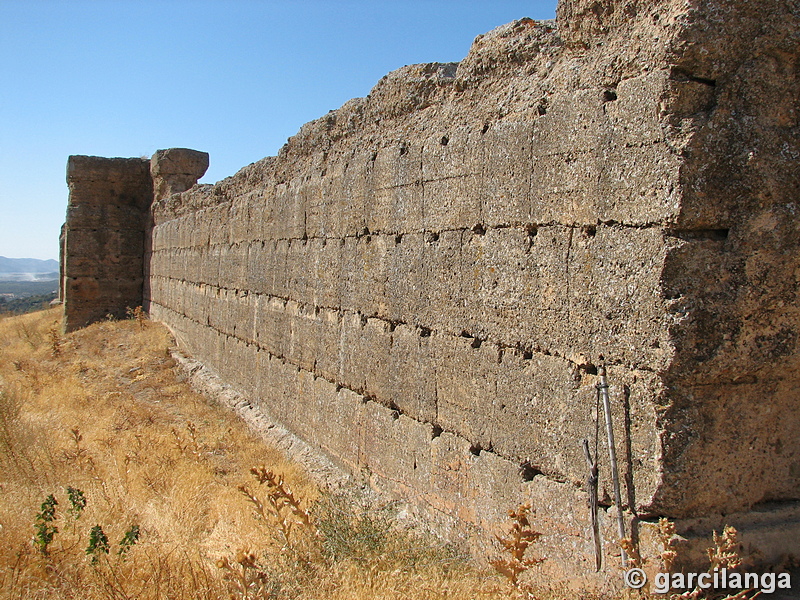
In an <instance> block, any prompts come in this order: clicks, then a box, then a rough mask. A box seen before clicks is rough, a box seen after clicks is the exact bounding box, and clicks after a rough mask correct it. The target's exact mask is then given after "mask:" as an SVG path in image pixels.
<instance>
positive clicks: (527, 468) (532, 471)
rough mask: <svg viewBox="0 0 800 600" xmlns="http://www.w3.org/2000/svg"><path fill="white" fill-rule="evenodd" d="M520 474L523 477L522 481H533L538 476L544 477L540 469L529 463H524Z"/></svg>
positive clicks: (520, 468)
mask: <svg viewBox="0 0 800 600" xmlns="http://www.w3.org/2000/svg"><path fill="white" fill-rule="evenodd" d="M519 474H520V476H521V477H522V481H533V478H534V477H536V476H537V475H543V473H542V472H541V471H540V470H539V469H538V468H536V467H534V466H533V465H532V464H531V463H529V462H524V463H522V464H521V465H520V466H519Z"/></svg>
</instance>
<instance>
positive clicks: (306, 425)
mask: <svg viewBox="0 0 800 600" xmlns="http://www.w3.org/2000/svg"><path fill="white" fill-rule="evenodd" d="M798 25H799V23H798V11H797V10H796V8H793V5H792V4H791V3H786V2H779V1H777V0H769V1H766V2H759V3H752V2H746V1H745V0H703V1H700V0H694V1H692V2H688V3H687V2H684V1H678V0H664V1H656V0H648V1H644V0H642V1H638V2H637V1H633V0H630V1H625V2H623V1H621V0H620V1H615V2H607V3H598V2H591V1H589V0H563V1H562V2H561V4H560V5H559V10H558V19H557V22H543V23H537V22H534V21H531V20H528V19H523V20H520V21H516V22H514V23H511V24H509V25H506V26H503V27H500V28H498V29H496V30H494V31H492V32H490V33H488V34H486V35H484V36H479V37H478V38H476V40H475V42H474V44H473V46H472V48H471V50H470V53H469V54H468V56H467V57H466V58H465V59H464V60H463V61H461V62H460V63H457V64H455V63H453V64H440V63H432V64H426V65H413V66H409V67H404V68H403V69H400V70H398V71H395V72H393V73H390V74H389V75H387V76H386V77H384V78H383V79H382V80H381V81H380V82H379V83H378V84H377V85H376V86H375V88H374V89H373V90H372V92H371V93H370V95H369V96H368V97H366V98H360V99H355V100H351V101H350V102H348V103H346V104H345V105H344V106H343V107H341V108H340V109H339V110H337V111H331V112H330V113H328V114H327V115H326V116H324V117H322V118H321V119H318V120H317V121H314V122H311V123H309V124H307V125H305V126H304V127H303V128H302V129H301V130H300V132H299V133H298V134H297V135H296V136H295V137H293V138H291V139H290V140H289V143H288V144H287V145H286V146H285V147H284V148H283V149H282V150H281V152H280V153H279V155H278V156H277V157H270V158H266V159H264V160H262V161H259V162H257V163H254V164H252V165H250V166H248V167H245V168H244V169H242V170H241V171H240V172H239V173H237V174H236V175H235V176H233V177H231V178H229V179H226V180H224V181H221V182H219V183H218V184H216V185H213V186H210V185H203V186H195V187H193V188H191V189H190V190H188V191H185V192H183V193H176V194H173V195H166V194H164V196H163V197H161V198H159V199H158V200H157V201H156V202H155V203H154V205H153V208H152V219H153V225H152V227H150V228H148V230H147V242H146V255H145V260H144V268H145V290H144V300H145V303H146V307H147V308H148V309H149V311H150V313H151V315H152V316H153V317H154V318H156V319H159V320H161V321H164V322H165V323H167V324H168V325H169V326H170V327H171V328H172V329H173V331H174V332H175V333H176V336H177V337H178V339H179V341H180V343H181V344H182V345H183V346H184V347H185V348H186V349H188V350H189V351H190V352H191V353H192V354H193V355H194V356H195V357H196V358H197V359H199V360H200V361H202V362H203V363H204V364H206V365H207V366H208V367H210V368H211V369H213V370H214V371H216V372H217V373H218V374H219V376H220V377H221V378H222V379H223V380H224V381H226V382H228V383H229V384H231V385H232V386H233V387H235V388H236V389H237V390H239V391H240V392H242V393H244V394H245V395H246V396H248V397H249V398H251V399H252V402H253V403H254V404H255V405H257V406H258V407H259V408H260V409H261V410H262V411H264V412H265V413H267V414H269V415H270V416H271V417H272V418H274V419H276V420H278V421H280V422H282V423H284V424H285V425H286V426H288V427H289V428H290V429H292V430H293V431H294V432H295V433H297V434H298V435H300V436H301V437H303V438H304V439H305V440H306V441H308V442H309V443H311V444H312V445H314V446H315V447H317V448H318V449H320V450H321V451H323V452H325V453H326V454H327V455H329V456H330V457H332V458H333V459H335V460H337V461H338V462H339V463H340V464H341V465H342V466H343V467H345V468H347V469H349V470H351V471H354V472H360V473H364V474H365V475H366V476H367V477H369V478H370V480H371V482H372V484H373V485H375V486H376V487H378V488H381V489H384V490H386V491H387V492H389V493H392V494H396V495H399V496H402V497H405V498H407V499H412V500H414V502H415V503H416V504H417V506H418V507H420V509H421V510H424V511H427V512H428V514H429V515H433V516H439V517H442V518H443V519H444V518H449V519H452V522H454V523H457V524H458V525H457V526H456V527H455V528H454V530H453V535H467V536H474V538H475V539H484V540H485V539H486V538H487V535H486V534H487V532H489V531H492V530H493V529H494V528H495V527H496V526H497V524H498V523H500V522H502V521H504V519H505V512H506V510H508V509H509V508H512V507H514V506H515V505H516V504H518V503H520V502H523V501H526V500H532V501H533V504H534V505H535V507H536V511H537V515H536V523H537V525H538V527H539V529H541V530H542V531H543V532H544V533H545V536H544V538H543V541H542V546H541V547H542V549H543V551H544V552H545V553H546V555H547V556H548V561H546V562H545V563H544V565H543V569H544V571H545V572H550V573H551V574H558V573H559V572H560V573H561V575H562V576H563V574H564V573H565V572H566V573H569V574H570V576H571V577H572V578H573V580H574V581H578V582H583V583H587V582H589V583H590V582H591V577H592V575H591V573H592V572H593V570H594V569H593V564H594V558H593V555H592V552H593V550H592V548H593V546H592V542H591V535H590V533H589V531H590V525H589V522H588V510H587V508H586V498H587V495H586V490H585V484H584V481H585V478H586V470H587V469H586V463H585V460H584V457H583V454H582V449H581V445H580V442H581V440H582V439H584V438H588V439H589V440H590V441H591V444H592V446H594V444H595V440H597V451H598V452H599V454H600V457H601V488H602V489H601V494H600V495H601V504H603V505H604V506H605V507H610V508H607V510H603V511H601V513H602V514H601V520H602V523H603V528H604V531H605V534H604V537H605V547H604V553H605V559H604V560H605V567H604V568H606V569H608V568H615V567H616V566H617V565H618V564H619V559H618V558H614V557H615V556H617V557H618V555H619V551H618V548H617V545H616V541H615V534H614V533H613V522H612V521H613V516H614V514H615V511H616V508H615V507H613V506H611V504H612V500H611V498H612V493H611V489H610V476H609V470H608V467H607V464H606V461H605V457H606V455H607V454H606V451H607V449H606V448H605V443H604V435H603V433H602V431H600V432H598V431H597V427H598V425H597V423H598V417H599V421H600V422H602V414H600V415H598V407H597V402H596V388H595V386H596V384H597V370H598V367H599V366H600V365H606V366H607V368H608V373H609V380H610V383H611V390H610V392H611V400H612V404H613V420H614V426H615V429H616V432H615V433H616V439H617V442H618V448H617V452H618V455H619V456H620V466H621V469H622V473H621V475H622V480H623V509H624V511H625V515H626V519H627V523H628V528H629V529H628V531H630V527H631V525H632V524H634V523H636V522H638V523H639V528H640V529H639V530H638V531H639V533H640V534H641V537H642V540H645V538H646V537H647V536H646V531H645V530H646V529H647V527H645V526H644V525H643V524H646V523H647V521H648V520H653V519H655V518H657V517H659V516H668V517H670V518H673V519H679V520H680V522H681V523H683V525H682V527H684V530H688V529H690V528H691V529H692V530H693V531H694V533H696V534H703V533H704V532H705V531H706V530H708V529H710V528H712V527H716V528H717V529H719V526H720V524H721V523H722V520H723V519H724V520H726V521H728V522H732V523H734V524H737V525H738V526H739V527H740V528H743V529H744V530H745V532H746V535H751V533H748V531H752V535H753V536H754V537H753V538H752V539H756V537H759V536H760V538H759V539H760V540H761V541H764V540H766V542H765V543H766V546H767V547H764V548H762V550H764V552H765V555H770V553H772V554H775V553H779V552H780V551H782V550H783V551H786V550H787V548H783V547H782V546H781V544H783V542H781V541H776V540H780V539H783V538H780V536H779V534H778V533H776V532H778V531H779V530H781V529H782V530H783V531H784V532H786V531H796V530H797V524H798V522H800V516H798V509H797V501H798V499H800V420H799V419H797V417H796V414H797V412H798V409H800V396H798V394H797V393H796V390H797V387H798V375H797V373H798V368H797V367H798V364H797V362H798V352H797V342H798V323H799V322H800V320H798V314H797V313H798V310H797V297H796V296H797V285H798V272H800V271H799V270H798V259H797V256H798V247H797V246H798V240H799V239H800V237H798V220H797V218H796V216H795V212H796V210H797V204H796V203H797V199H798V189H800V170H799V169H798V167H797V158H798V157H799V156H800V135H798V134H799V133H800V130H798V122H797V118H798V113H797V110H798V108H797V105H796V98H798V97H800V89H798V88H799V87H800V83H799V81H798V77H797V73H798V68H797V67H798V43H800V40H799V39H798V37H797V35H796V32H797V31H798ZM156 188H157V189H158V185H157V186H156ZM172 191H175V190H172ZM754 515H758V517H757V518H755V517H754ZM787 515H788V516H787ZM698 519H699V520H698ZM789 521H791V522H793V523H794V525H792V526H790V525H789V524H787V523H788V522H789ZM756 522H757V523H758V525H757V526H756V525H754V523H756ZM748 527H751V529H750V530H748ZM792 527H794V529H792ZM704 528H705V529H704ZM770 536H771V537H770ZM595 583H596V582H595Z"/></svg>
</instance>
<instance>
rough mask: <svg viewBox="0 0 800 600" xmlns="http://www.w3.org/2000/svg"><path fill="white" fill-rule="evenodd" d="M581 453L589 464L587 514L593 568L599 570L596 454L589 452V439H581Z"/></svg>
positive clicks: (601, 556) (600, 550)
mask: <svg viewBox="0 0 800 600" xmlns="http://www.w3.org/2000/svg"><path fill="white" fill-rule="evenodd" d="M583 453H584V454H585V455H586V463H587V464H588V466H589V476H588V477H587V478H586V487H587V488H589V515H590V517H591V519H592V540H593V541H594V567H595V569H594V570H595V571H599V570H600V568H601V567H602V566H603V543H602V540H601V539H600V522H599V521H598V519H597V481H598V476H597V473H598V471H597V456H595V457H594V458H592V453H591V452H589V440H583ZM595 453H596V451H595Z"/></svg>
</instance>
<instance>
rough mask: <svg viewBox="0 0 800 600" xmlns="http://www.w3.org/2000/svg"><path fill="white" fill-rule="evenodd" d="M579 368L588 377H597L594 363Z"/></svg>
mask: <svg viewBox="0 0 800 600" xmlns="http://www.w3.org/2000/svg"><path fill="white" fill-rule="evenodd" d="M578 368H579V369H580V370H581V371H583V372H584V373H586V374H588V375H597V367H596V366H594V365H593V364H592V363H588V364H585V365H578Z"/></svg>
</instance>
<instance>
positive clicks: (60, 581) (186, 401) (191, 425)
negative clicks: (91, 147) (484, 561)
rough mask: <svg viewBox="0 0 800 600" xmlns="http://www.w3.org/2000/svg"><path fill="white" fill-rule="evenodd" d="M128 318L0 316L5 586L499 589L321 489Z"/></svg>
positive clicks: (133, 591) (117, 590)
mask: <svg viewBox="0 0 800 600" xmlns="http://www.w3.org/2000/svg"><path fill="white" fill-rule="evenodd" d="M134 317H136V318H134V319H131V320H128V321H120V322H104V323H98V324H95V325H93V326H91V327H89V328H87V329H84V330H82V331H78V332H75V333H73V334H70V335H67V336H61V335H60V334H59V331H60V313H59V310H58V309H53V310H47V311H42V312H38V313H33V314H28V315H23V316H19V317H9V318H4V319H0V461H2V470H0V597H2V598H26V599H29V598H42V599H45V598H82V599H87V600H92V599H100V598H103V599H122V598H141V599H147V598H154V599H155V598H159V599H160V598H198V599H203V598H208V599H211V598H214V599H216V598H229V597H234V598H244V597H247V598H256V597H259V598H303V599H309V600H311V599H316V598H331V599H341V600H345V599H355V598H387V599H388V598H409V599H422V598H426V599H428V598H431V599H432V598H451V599H458V598H465V599H466V598H470V599H472V598H507V597H509V594H510V592H509V590H508V587H507V585H506V584H505V582H504V581H502V578H500V577H498V576H496V575H489V574H486V573H482V572H479V571H477V570H475V569H474V568H472V567H470V566H468V565H467V564H466V563H465V562H464V561H463V560H461V559H459V558H458V557H455V556H452V555H450V554H448V553H447V552H446V551H444V550H442V549H437V548H434V547H433V545H432V544H431V543H430V541H429V540H421V539H418V538H416V537H415V536H414V535H413V534H412V533H408V532H407V533H402V532H397V531H396V530H394V529H393V528H392V524H391V519H389V517H386V519H384V517H383V516H382V515H381V514H378V513H375V512H359V509H358V508H357V507H356V508H355V509H351V508H348V506H350V507H352V506H356V505H352V504H347V503H343V501H342V499H341V498H326V499H322V500H321V501H320V494H319V491H318V490H317V489H316V488H315V486H314V485H313V484H312V483H311V481H310V480H309V479H308V478H307V477H306V476H305V475H304V474H303V473H302V471H301V470H300V469H299V468H298V467H297V466H295V465H293V464H290V463H288V462H286V461H285V460H284V459H283V458H282V457H281V455H280V454H279V453H278V452H277V451H274V450H271V449H269V448H267V447H266V446H265V445H264V444H263V442H262V441H260V440H259V439H257V438H256V437H254V436H253V435H252V434H251V433H250V432H249V431H248V430H247V428H246V426H245V425H244V424H243V423H241V422H240V421H239V420H238V419H236V418H235V417H234V416H232V415H231V414H229V413H228V412H227V411H225V410H224V409H222V408H219V407H216V406H213V405H210V404H209V403H208V402H207V401H206V400H205V399H204V398H202V397H201V396H199V395H197V394H195V393H193V392H192V391H191V390H190V388H189V387H188V385H187V384H185V383H183V382H181V381H180V380H179V378H177V376H178V374H177V373H176V370H175V366H174V364H173V361H172V359H171V358H170V357H169V353H168V348H169V344H170V342H171V340H170V338H169V335H168V334H167V332H166V331H165V329H164V328H162V327H160V326H158V325H156V324H153V323H150V322H148V321H146V320H145V319H144V318H143V317H142V316H141V315H138V316H137V315H134ZM254 465H265V466H266V467H265V468H264V470H256V471H255V472H254V473H255V475H256V479H255V480H254V478H253V475H252V474H251V473H250V470H251V468H252V467H253V466H254ZM267 470H268V472H269V476H267ZM242 489H245V490H247V494H245V493H243V492H242V491H241V490H242ZM276 490H278V491H276ZM78 491H80V492H82V497H83V498H84V499H85V508H83V509H81V508H79V506H80V505H81V504H82V500H81V499H80V498H81V496H80V495H79V494H78ZM51 494H52V495H53V496H54V498H55V500H56V501H57V502H58V504H57V505H55V516H54V517H53V518H52V519H50V520H48V519H49V517H47V516H46V515H45V516H43V514H44V512H43V506H42V503H43V502H45V499H46V498H47V497H48V496H49V495H51ZM248 494H249V495H248ZM258 502H261V503H262V510H260V511H259V510H257V508H258ZM51 507H52V506H51ZM254 508H255V510H254ZM37 515H38V516H39V518H38V520H37ZM276 519H277V521H276ZM281 519H284V522H283V523H282V524H281V523H280V521H281ZM289 520H290V521H291V527H289V526H288V524H289ZM37 522H38V524H39V532H40V533H39V534H37V529H36V525H37ZM98 526H99V527H98ZM48 527H49V528H57V529H58V531H57V532H53V531H52V530H51V529H47V528H48ZM134 528H138V534H139V535H138V539H137V540H135V542H136V543H133V541H132V538H133V537H135V536H133V535H132V533H131V532H132V531H134ZM92 530H94V533H92ZM42 531H44V532H45V533H44V534H42V533H41V532H42ZM47 532H49V535H51V537H52V540H51V541H46V540H43V539H42V535H45V537H46V536H47V535H48V533H47ZM37 535H38V537H39V539H38V542H39V544H38V545H37V543H36V542H37V540H36V539H35V536H37ZM126 536H127V540H128V541H127V542H124V541H123V540H125V539H126ZM90 537H91V539H92V540H93V541H92V542H91V544H90ZM338 538H342V539H341V540H339V539H338ZM106 540H107V544H106ZM342 540H343V541H342ZM43 544H44V545H45V547H46V548H45V549H46V553H44V552H42V545H43ZM337 544H338V545H337ZM87 548H89V549H90V550H91V551H90V552H89V553H88V554H87ZM343 548H344V550H343ZM348 548H349V550H348Z"/></svg>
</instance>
